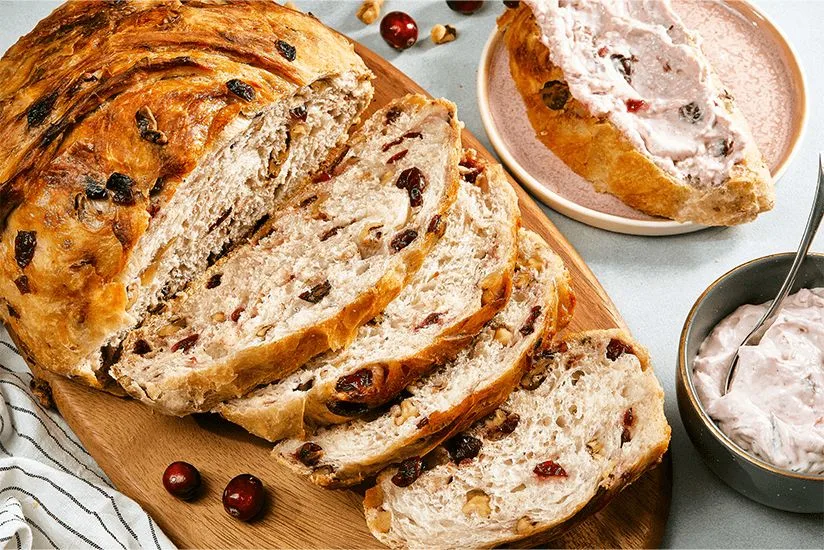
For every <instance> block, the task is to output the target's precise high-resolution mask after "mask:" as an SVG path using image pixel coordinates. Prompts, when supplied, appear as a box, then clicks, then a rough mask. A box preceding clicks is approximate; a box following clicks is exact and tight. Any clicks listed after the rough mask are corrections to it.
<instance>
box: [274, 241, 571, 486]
mask: <svg viewBox="0 0 824 550" xmlns="http://www.w3.org/2000/svg"><path fill="white" fill-rule="evenodd" d="M569 285H570V280H569V273H568V272H567V270H566V268H565V267H564V264H563V262H562V261H561V259H560V258H559V257H558V256H557V255H556V254H555V253H554V252H552V250H551V249H550V248H549V246H548V245H547V244H546V243H545V242H544V241H543V239H541V238H540V237H539V236H538V235H536V234H535V233H533V232H531V231H528V230H523V229H522V230H521V231H520V232H519V244H518V263H517V267H516V273H515V277H514V282H513V287H514V288H513V291H512V297H511V298H510V300H509V303H508V304H507V305H506V307H505V308H504V309H503V310H501V312H500V313H498V315H496V316H495V317H494V318H493V319H492V320H491V321H490V322H489V324H488V325H487V326H486V327H485V328H484V330H483V331H481V333H480V334H478V336H476V337H475V339H474V340H473V341H472V342H471V343H470V344H469V345H468V346H467V347H466V348H465V349H464V350H462V351H461V353H459V354H458V356H457V357H456V359H455V360H454V361H450V362H448V363H446V364H444V365H442V366H440V367H438V368H437V369H435V370H434V371H432V372H431V373H430V374H428V375H427V376H425V377H423V378H421V379H420V380H418V381H416V382H415V383H413V384H410V385H409V386H408V387H407V388H406V391H405V392H403V393H402V394H401V395H400V396H398V399H397V400H396V402H394V403H391V404H388V405H387V406H386V407H384V410H382V411H381V410H376V411H374V413H373V414H372V415H371V416H367V417H365V418H359V419H355V420H352V421H351V422H349V423H347V424H340V425H337V426H330V427H326V428H320V429H318V430H317V431H316V432H315V433H312V434H307V436H306V437H305V438H293V439H286V440H284V441H282V442H281V443H279V444H278V445H276V446H275V449H274V453H275V456H277V457H278V458H279V459H280V460H281V461H282V462H284V463H285V464H287V465H288V466H289V467H291V468H292V469H293V470H295V471H296V472H298V473H301V474H304V475H307V476H309V477H310V479H311V480H312V481H313V482H315V483H318V484H320V485H323V486H327V487H340V486H348V485H354V484H356V483H358V482H360V481H363V480H364V479H366V478H368V477H369V476H371V475H374V474H375V473H377V472H379V471H380V470H382V469H383V468H385V467H387V466H388V465H390V464H392V463H395V462H400V461H403V460H406V459H408V458H410V457H420V456H422V455H424V454H426V453H427V452H428V451H429V450H431V449H432V448H433V447H435V446H436V445H438V444H439V443H440V442H441V441H443V440H444V439H446V438H448V437H449V436H450V435H452V434H454V433H457V432H460V431H461V430H463V429H466V428H467V427H468V426H470V425H471V424H472V423H473V422H474V421H475V420H477V419H479V418H482V417H483V416H485V415H487V414H488V413H490V412H491V411H493V410H494V409H496V408H497V407H498V405H500V404H501V403H502V402H504V401H505V400H506V398H507V396H508V395H509V393H510V392H511V391H512V389H513V388H514V387H515V386H516V385H517V384H518V383H519V382H520V380H521V377H522V375H523V374H524V373H525V372H526V371H527V370H528V369H529V366H530V362H531V360H532V356H533V354H534V353H535V352H536V350H538V349H540V347H541V344H542V342H545V341H548V340H549V339H551V338H552V336H553V335H554V334H555V332H556V331H558V330H560V329H561V328H563V327H564V326H566V324H567V322H568V321H569V319H570V316H571V310H572V308H573V304H574V298H573V295H572V291H571V289H570V286H569Z"/></svg>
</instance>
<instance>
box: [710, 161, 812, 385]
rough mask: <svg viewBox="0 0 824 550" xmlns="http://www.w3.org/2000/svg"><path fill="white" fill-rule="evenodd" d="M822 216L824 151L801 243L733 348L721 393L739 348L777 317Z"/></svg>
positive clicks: (751, 341)
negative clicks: (761, 310) (751, 325)
mask: <svg viewBox="0 0 824 550" xmlns="http://www.w3.org/2000/svg"><path fill="white" fill-rule="evenodd" d="M822 217H824V153H821V154H819V156H818V186H817V187H816V190H815V199H814V201H813V209H812V210H811V211H810V218H809V219H808V220H807V228H806V229H805V230H804V235H803V236H802V237H801V244H800V245H799V246H798V252H796V254H795V259H794V260H793V265H792V267H790V272H789V273H787V278H786V279H784V284H783V285H781V289H780V290H779V291H778V295H776V297H775V300H773V301H772V304H771V305H770V307H769V308H768V309H767V311H766V312H765V313H764V316H763V317H761V319H760V320H759V321H758V323H757V324H756V325H755V328H753V329H752V331H751V332H750V333H749V335H747V337H746V338H744V341H743V342H741V345H740V346H738V349H737V350H735V355H734V356H733V358H732V360H731V361H730V366H729V368H728V370H727V378H726V380H725V381H724V393H723V394H722V395H727V392H729V391H730V386H732V380H733V376H734V375H735V369H736V367H738V353H739V351H740V350H741V348H742V347H744V346H756V345H758V343H759V342H760V341H761V338H762V337H763V336H764V333H765V332H767V330H768V329H769V328H770V327H771V326H772V324H773V323H774V322H775V320H776V318H777V317H778V313H779V312H780V311H781V304H782V303H783V302H784V299H785V298H786V297H787V294H789V293H790V289H791V288H792V286H793V283H795V276H796V275H797V274H798V269H799V268H800V267H801V264H802V263H803V262H804V258H805V257H806V256H807V251H809V250H810V244H812V242H813V237H815V234H816V232H817V231H818V226H819V225H821V218H822Z"/></svg>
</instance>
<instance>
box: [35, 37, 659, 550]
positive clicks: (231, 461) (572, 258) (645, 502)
mask: <svg viewBox="0 0 824 550" xmlns="http://www.w3.org/2000/svg"><path fill="white" fill-rule="evenodd" d="M357 51H358V53H359V54H360V55H361V56H362V57H363V58H364V60H365V61H366V63H367V65H369V67H370V68H371V69H372V70H373V71H374V72H375V74H376V75H377V78H376V80H375V101H374V104H373V106H372V107H373V109H374V108H378V107H379V106H381V105H383V104H385V103H386V102H387V101H388V100H390V99H392V98H395V97H398V96H401V95H403V94H406V93H409V92H421V93H425V92H423V90H422V89H421V88H420V87H419V86H418V85H417V84H415V83H414V82H412V81H411V80H410V79H409V78H408V77H406V76H405V75H403V74H402V73H401V72H400V71H398V70H397V69H396V68H394V67H393V66H392V65H391V64H390V63H389V62H387V61H385V60H384V59H382V58H380V57H379V56H378V55H376V54H375V53H373V52H371V51H369V50H368V49H366V48H364V47H362V46H357ZM464 145H465V146H469V147H473V148H475V149H477V150H478V151H479V152H480V153H481V155H482V156H484V157H486V158H489V159H493V160H494V158H493V157H492V155H491V154H490V153H489V152H488V151H486V150H485V149H484V148H483V147H482V146H481V144H480V143H479V142H478V141H477V140H476V139H475V138H474V137H473V136H472V135H470V134H469V133H468V132H464ZM510 181H511V183H512V185H513V186H514V187H515V189H516V190H517V192H518V196H519V197H520V201H521V210H522V213H523V224H524V226H526V227H529V228H530V229H533V230H534V231H537V232H538V233H540V234H541V235H542V236H543V237H544V238H545V239H546V240H547V242H549V243H550V245H552V247H553V248H554V249H555V251H556V252H557V253H558V254H560V255H561V256H562V257H563V259H564V261H565V262H566V265H567V267H568V268H569V271H570V272H571V274H572V277H573V281H574V285H573V286H574V289H575V293H576V296H577V299H578V305H577V310H576V313H575V317H574V320H573V321H572V325H571V327H570V328H571V329H572V330H579V329H593V328H610V327H622V328H626V327H625V325H624V321H623V320H622V319H621V316H620V315H619V314H618V312H617V310H616V309H615V306H614V305H613V304H612V302H611V301H610V299H609V297H608V296H607V295H606V293H605V292H604V289H603V288H601V286H600V284H599V283H598V281H597V280H596V279H595V276H594V275H593V274H592V272H590V270H589V268H587V266H586V264H584V262H583V260H582V259H581V258H580V256H578V254H577V252H575V250H574V249H573V248H572V246H571V245H570V244H569V243H568V242H567V241H566V239H564V237H563V235H561V233H560V232H559V231H558V230H557V229H556V228H555V226H554V225H552V223H551V222H550V221H549V220H548V219H547V218H546V216H544V214H543V213H542V212H541V210H540V209H539V208H538V206H537V205H536V204H535V202H533V200H532V199H531V198H529V196H528V195H527V194H526V193H525V192H524V191H523V190H522V189H521V188H520V187H519V186H518V185H517V184H516V183H515V182H514V181H512V180H510ZM46 377H47V379H48V380H49V382H50V383H51V386H52V391H53V394H54V398H55V402H56V404H57V406H58V408H59V409H60V412H61V413H62V415H63V417H64V418H65V419H66V421H67V422H68V423H69V425H70V426H71V427H72V429H73V430H74V431H75V432H76V433H77V435H78V437H80V439H81V441H82V442H83V444H84V445H85V446H86V448H87V449H88V450H89V452H90V453H91V454H92V456H94V458H95V459H96V460H97V462H98V463H99V464H100V466H101V467H102V468H103V470H104V471H105V472H106V474H108V476H109V477H110V478H111V479H112V481H113V482H114V483H115V485H116V486H117V488H118V489H119V490H120V491H122V492H124V493H125V494H127V495H129V496H130V497H132V498H133V499H135V500H136V501H137V502H139V503H140V504H141V505H142V506H143V508H145V509H146V511H147V512H148V513H149V514H151V516H152V517H153V518H154V519H155V521H157V523H158V524H159V525H160V527H161V528H162V529H163V530H164V531H165V532H166V534H167V535H168V536H169V537H170V538H171V539H172V541H174V542H175V543H176V544H177V545H179V546H181V547H198V548H226V547H233V548H240V547H256V548H260V547H277V548H312V547H319V548H374V547H378V546H379V544H378V542H377V541H376V540H375V539H374V538H373V537H372V536H371V534H370V533H369V531H368V530H367V528H366V524H365V522H364V519H363V510H362V506H361V495H360V494H359V493H358V492H356V491H329V490H324V489H320V488H318V487H315V486H313V485H312V484H310V483H308V482H307V481H305V480H303V479H302V478H299V477H297V476H295V475H293V474H291V473H289V472H287V471H286V470H285V469H283V468H282V467H280V466H278V465H277V464H276V463H275V461H274V460H273V459H272V458H271V457H270V456H269V451H270V448H271V445H270V444H269V443H266V442H265V441H263V440H261V439H257V438H255V437H252V436H250V435H248V434H247V433H246V432H244V431H243V430H241V429H240V428H237V427H235V426H233V425H231V424H229V423H227V422H225V421H223V420H221V419H219V418H217V417H216V416H214V415H208V414H204V415H195V416H190V417H187V418H170V417H167V416H163V415H160V414H157V413H154V412H152V411H151V410H150V409H148V408H146V407H144V406H142V405H140V404H138V403H136V402H134V401H130V400H126V399H121V398H117V397H114V396H111V395H107V394H103V393H100V392H95V391H92V390H90V389H88V388H85V387H81V386H79V385H76V384H74V383H72V382H69V381H68V380H64V379H62V378H58V377H54V376H50V375H48V374H47V375H46ZM175 460H185V461H187V462H190V463H192V464H195V465H196V466H197V467H198V468H199V469H200V471H201V473H202V475H203V478H204V482H205V487H204V491H203V493H202V495H201V497H200V498H199V499H197V500H196V501H195V502H192V503H184V502H181V501H178V500H176V499H175V498H173V497H172V496H171V495H169V494H168V493H166V491H165V490H164V488H163V485H162V483H161V476H162V474H163V471H164V470H165V469H166V466H167V465H168V464H169V463H171V462H173V461H175ZM240 473H252V474H254V475H256V476H258V477H259V478H261V480H263V483H264V484H265V486H266V487H267V489H268V497H269V499H268V501H269V504H268V509H267V510H266V511H265V512H264V513H263V514H262V517H261V518H260V519H258V520H256V521H254V522H252V523H250V524H243V523H240V522H238V521H236V520H234V519H232V518H231V517H229V516H228V515H227V514H226V513H225V512H224V511H223V506H222V504H221V500H220V498H221V494H222V492H223V488H224V486H225V485H226V483H227V482H228V481H229V480H230V479H231V478H232V477H234V476H235V475H237V474H240ZM671 486H672V471H671V463H670V461H669V459H667V460H665V461H664V463H663V464H662V465H661V466H659V467H658V468H656V469H654V470H653V471H651V472H649V473H647V474H646V475H645V476H644V477H643V478H642V479H641V480H639V481H638V482H637V483H636V484H634V485H633V486H631V487H630V488H628V489H627V490H626V491H624V492H623V493H622V494H621V495H619V497H617V498H616V499H615V500H614V501H613V502H612V503H611V504H610V505H609V506H607V507H606V508H605V509H604V510H602V511H601V512H600V513H598V514H596V515H594V516H591V517H589V518H587V519H586V520H584V521H583V522H582V523H580V524H579V525H578V526H577V527H576V528H575V529H573V530H572V531H571V532H569V533H568V534H567V535H565V536H563V537H561V538H560V539H558V540H556V541H555V545H556V546H558V547H561V548H568V547H601V548H652V547H657V546H659V544H660V542H661V538H662V536H663V531H664V525H665V523H666V520H667V515H668V513H669V504H670V492H671Z"/></svg>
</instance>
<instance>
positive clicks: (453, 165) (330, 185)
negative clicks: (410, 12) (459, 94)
mask: <svg viewBox="0 0 824 550" xmlns="http://www.w3.org/2000/svg"><path fill="white" fill-rule="evenodd" d="M460 130H461V124H460V122H459V121H458V120H457V118H456V114H455V106H454V105H453V104H451V103H449V102H447V101H444V100H431V99H426V98H424V97H423V96H419V95H409V96H406V97H404V98H400V99H398V100H396V101H393V102H392V103H390V104H389V105H388V106H386V107H385V108H384V109H381V110H379V111H377V112H376V113H375V114H374V115H372V117H370V118H369V120H367V121H366V123H365V124H364V125H363V126H362V127H361V128H359V129H358V130H357V131H356V132H355V133H354V134H353V136H352V137H351V139H350V140H349V143H348V145H349V148H348V150H347V152H346V153H345V154H344V155H342V157H341V158H340V159H339V162H338V163H337V164H335V165H334V166H333V167H331V168H330V172H327V173H324V174H323V177H320V178H315V179H316V180H317V181H315V182H314V183H310V184H309V185H307V186H305V187H304V188H302V189H301V190H300V192H299V193H297V194H296V195H295V197H293V198H292V199H291V200H290V201H288V202H287V203H286V204H284V205H282V206H281V207H280V208H279V209H278V211H277V213H276V214H275V215H274V216H273V218H272V219H271V220H270V221H269V222H268V223H266V224H265V225H264V226H263V227H262V228H261V230H260V232H259V234H258V235H256V237H255V238H254V239H253V241H252V242H251V243H250V244H249V245H247V246H244V247H241V248H238V249H236V250H235V251H233V252H231V253H230V254H229V255H228V256H226V257H225V258H223V259H222V260H220V261H218V262H217V263H216V264H215V265H213V266H212V267H211V268H209V269H208V270H207V271H206V272H205V273H203V274H202V275H200V276H198V278H197V279H196V280H195V281H194V282H193V283H192V285H191V286H190V287H189V288H188V289H187V290H185V291H183V292H181V293H180V295H179V296H178V297H176V298H175V299H174V300H172V301H170V302H169V303H168V304H167V306H166V309H165V310H164V312H163V313H161V314H159V315H155V316H152V317H150V318H149V319H148V320H147V321H146V322H145V323H144V325H143V326H142V327H141V328H140V329H138V330H135V331H134V332H132V333H130V334H129V336H128V337H127V338H126V340H125V343H124V347H123V355H122V358H121V360H120V361H119V362H118V363H115V364H114V365H113V366H112V370H111V372H112V374H113V376H115V377H116V379H117V381H118V382H119V383H120V385H121V386H123V387H124V388H125V389H126V391H128V392H129V393H130V394H131V395H133V396H134V397H136V398H137V399H140V400H141V401H143V402H145V403H147V404H149V405H152V406H153V407H155V408H157V409H160V410H162V411H164V412H167V413H171V414H186V413H190V412H195V411H207V410H209V409H211V408H212V407H214V406H215V405H217V404H218V403H219V402H221V401H225V400H226V399H231V398H235V397H239V396H240V395H243V394H244V393H246V392H247V391H249V390H250V389H252V388H254V387H256V386H258V385H260V384H266V383H269V382H272V381H274V380H278V379H280V378H283V377H284V376H286V375H288V374H290V373H291V372H293V371H295V370H296V369H297V368H298V367H300V366H301V365H302V364H303V363H305V362H306V361H307V360H308V359H310V358H311V357H313V356H314V355H317V354H318V353H321V352H323V351H326V350H327V349H333V350H334V349H340V348H342V347H344V346H346V345H347V344H349V343H350V342H351V341H352V339H353V338H354V337H355V335H356V334H357V332H358V328H359V327H360V326H361V325H362V324H363V323H365V322H366V321H368V320H370V319H372V318H373V317H374V316H375V315H377V314H378V313H380V311H381V310H383V309H384V308H385V307H386V305H387V304H388V303H389V302H390V301H391V300H392V299H393V298H394V297H395V296H397V294H398V293H399V292H400V291H401V289H402V288H403V287H404V286H405V285H406V283H407V282H408V280H409V278H410V277H411V276H412V275H413V274H414V273H415V272H416V271H417V270H418V269H419V268H420V265H421V262H422V261H423V259H424V257H425V256H426V255H427V254H428V253H429V251H430V250H431V248H432V247H433V246H434V245H435V243H436V242H437V240H438V239H439V238H440V237H441V235H442V234H443V228H442V225H441V223H442V220H444V219H445V218H446V216H447V213H448V211H449V209H450V207H451V205H452V203H453V202H454V200H455V196H456V195H457V191H458V183H459V174H458V162H459V160H460V155H461V143H460ZM412 135H414V137H412ZM399 139H400V140H403V147H404V150H405V151H406V152H407V153H406V154H405V155H404V156H403V157H397V153H395V152H393V151H383V147H384V145H385V144H386V143H387V142H391V141H395V140H399ZM393 157H395V158H394V159H393Z"/></svg>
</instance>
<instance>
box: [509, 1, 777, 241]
mask: <svg viewBox="0 0 824 550" xmlns="http://www.w3.org/2000/svg"><path fill="white" fill-rule="evenodd" d="M590 11H591V12H592V13H595V14H596V15H593V16H592V17H591V18H590V19H585V18H584V16H585V15H586V14H588V13H590ZM613 15H614V18H613V19H609V18H610V17H612V16H613ZM539 23H540V24H542V25H543V28H545V29H550V30H551V31H552V32H553V33H554V34H553V35H551V36H546V35H545V33H542V30H541V29H542V27H541V26H540V25H539ZM600 23H603V25H601V26H599V25H600ZM498 27H499V29H500V30H501V31H502V32H503V33H504V35H503V36H504V42H505V44H506V47H507V49H508V51H509V55H510V70H511V73H512V77H513V79H514V82H515V85H516V87H517V88H518V90H519V92H520V93H521V95H522V97H523V99H524V102H525V103H526V108H527V114H528V116H529V120H530V122H531V124H532V126H533V128H534V129H535V132H536V135H537V137H538V139H540V140H541V141H542V142H543V143H544V144H545V145H546V146H547V147H549V148H550V149H551V150H552V152H553V153H554V154H555V155H557V156H558V157H559V158H560V159H561V160H563V161H564V162H565V163H566V164H567V165H568V166H569V167H570V168H571V169H572V170H574V171H575V172H577V173H578V174H580V175H581V176H583V177H585V178H586V179H588V180H589V181H590V182H592V184H593V185H594V186H595V188H596V190H598V191H600V192H608V193H611V194H613V195H615V196H617V197H618V198H620V199H621V200H622V201H624V202H625V203H627V204H628V205H630V206H632V207H634V208H637V209H639V210H641V211H643V212H646V213H648V214H652V215H656V216H664V217H667V218H672V219H674V220H678V221H691V222H697V223H701V224H705V225H734V224H739V223H743V222H747V221H750V220H752V219H754V218H755V217H756V216H757V215H758V214H759V213H760V212H763V211H766V210H769V209H771V208H772V205H773V195H774V191H773V184H772V179H771V176H770V174H769V171H768V169H767V166H766V164H765V162H764V159H763V158H762V156H761V153H760V152H759V151H758V147H757V145H756V143H755V141H754V139H753V137H752V135H751V133H750V131H749V128H748V126H747V123H746V121H745V120H744V118H743V116H742V115H741V113H740V112H739V111H738V109H737V108H736V106H735V102H734V101H733V99H732V96H731V95H730V94H729V93H728V92H727V90H725V89H724V86H723V85H722V84H721V82H720V81H719V79H718V77H717V76H716V75H715V74H714V73H713V71H712V67H711V66H710V64H709V62H708V61H707V60H706V58H705V57H704V55H703V54H702V53H701V50H700V45H699V43H698V40H699V38H698V37H697V35H695V34H694V33H692V32H691V31H689V30H688V29H686V28H685V27H684V25H683V22H682V21H681V19H680V18H679V17H678V16H677V15H676V14H675V13H674V12H673V11H672V9H671V7H670V6H669V2H668V1H667V0H661V1H656V2H644V3H639V2H633V1H632V0H609V1H607V2H605V3H603V2H601V0H574V1H570V2H563V3H559V2H558V0H527V1H525V2H521V5H520V7H519V8H517V9H508V10H506V12H505V13H504V15H503V16H502V17H501V18H500V19H499V21H498ZM613 27H614V28H613ZM552 40H555V41H556V42H554V44H555V46H554V47H552V48H550V47H548V46H549V45H550V44H553V42H551V41H552ZM570 52H577V53H579V54H580V57H578V56H574V55H573V54H571V53H570ZM565 71H568V72H569V74H566V73H565ZM682 82H683V84H682ZM585 91H588V92H589V93H588V95H587V96H585V95H584V92H585ZM665 122H666V124H664V123H665ZM673 129H677V130H679V131H680V130H683V131H684V135H680V134H679V135H674V134H673ZM691 133H695V134H697V135H698V137H696V138H695V139H691V138H690V137H684V136H689V135H690V134H691ZM664 143H666V147H665V146H664V145H663V144H664ZM702 167H706V169H703V168H702ZM710 175H712V177H710Z"/></svg>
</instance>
